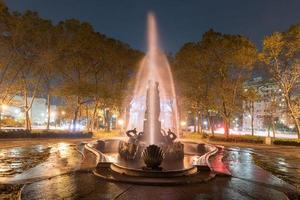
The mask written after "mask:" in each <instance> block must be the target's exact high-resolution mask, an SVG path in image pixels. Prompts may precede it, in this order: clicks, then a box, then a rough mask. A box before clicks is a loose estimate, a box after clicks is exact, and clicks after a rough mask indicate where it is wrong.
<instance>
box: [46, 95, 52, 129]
mask: <svg viewBox="0 0 300 200" xmlns="http://www.w3.org/2000/svg"><path fill="white" fill-rule="evenodd" d="M50 102H51V97H50V94H49V93H48V95H47V104H48V105H47V106H48V118H47V130H48V131H49V130H50V118H51V103H50Z"/></svg>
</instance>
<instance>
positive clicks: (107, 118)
mask: <svg viewBox="0 0 300 200" xmlns="http://www.w3.org/2000/svg"><path fill="white" fill-rule="evenodd" d="M105 129H106V132H110V112H109V110H108V109H107V110H106V112H105Z"/></svg>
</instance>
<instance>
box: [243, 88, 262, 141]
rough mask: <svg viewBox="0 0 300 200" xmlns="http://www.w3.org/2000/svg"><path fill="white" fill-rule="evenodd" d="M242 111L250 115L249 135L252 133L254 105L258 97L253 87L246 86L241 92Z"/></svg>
mask: <svg viewBox="0 0 300 200" xmlns="http://www.w3.org/2000/svg"><path fill="white" fill-rule="evenodd" d="M243 98H244V111H246V112H248V113H249V114H250V116H251V135H252V136H253V135H254V109H255V107H254V105H255V102H257V101H258V100H259V99H260V95H259V93H258V91H257V90H256V89H254V88H246V89H245V90H244V93H243Z"/></svg>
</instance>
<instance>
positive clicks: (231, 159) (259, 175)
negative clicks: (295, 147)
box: [223, 147, 300, 191]
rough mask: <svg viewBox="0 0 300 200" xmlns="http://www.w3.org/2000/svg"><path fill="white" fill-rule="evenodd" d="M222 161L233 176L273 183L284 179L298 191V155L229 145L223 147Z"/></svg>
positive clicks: (299, 171) (299, 179)
mask: <svg viewBox="0 0 300 200" xmlns="http://www.w3.org/2000/svg"><path fill="white" fill-rule="evenodd" d="M223 162H224V163H225V164H226V165H227V166H228V168H229V170H230V171H232V172H233V175H234V176H237V177H240V178H246V179H259V180H260V181H262V182H268V183H273V184H277V183H278V182H279V183H280V182H282V181H281V180H284V181H286V182H287V183H289V184H291V185H293V186H295V187H296V188H297V189H298V190H299V191H300V158H299V157H294V156H292V155H285V156H283V155H279V154H278V153H275V152H272V151H266V150H264V149H253V148H239V147H231V148H226V149H225V152H224V158H223ZM262 169H264V170H262ZM266 171H267V172H268V173H266ZM270 174H271V175H270Z"/></svg>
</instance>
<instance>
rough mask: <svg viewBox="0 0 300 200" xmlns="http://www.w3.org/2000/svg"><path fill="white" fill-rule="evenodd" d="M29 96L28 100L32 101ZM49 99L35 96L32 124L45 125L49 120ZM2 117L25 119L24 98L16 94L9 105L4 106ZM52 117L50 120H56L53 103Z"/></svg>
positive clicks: (30, 113)
mask: <svg viewBox="0 0 300 200" xmlns="http://www.w3.org/2000/svg"><path fill="white" fill-rule="evenodd" d="M31 99H32V98H31V97H29V98H28V102H30V101H31ZM47 107H48V106H47V100H46V99H45V98H35V99H34V101H33V103H32V107H31V109H30V111H29V115H30V118H31V124H32V125H44V124H45V123H46V122H47V115H48V108H47ZM2 117H3V118H4V117H11V118H14V119H15V120H17V121H22V120H24V119H25V113H24V99H23V97H22V96H15V97H14V98H13V99H12V101H11V103H10V104H9V105H5V106H2ZM50 117H51V119H50V122H55V119H56V106H55V105H51V115H50Z"/></svg>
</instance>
